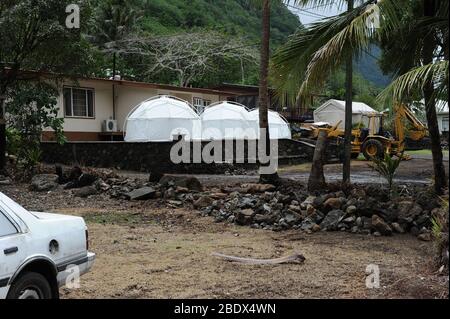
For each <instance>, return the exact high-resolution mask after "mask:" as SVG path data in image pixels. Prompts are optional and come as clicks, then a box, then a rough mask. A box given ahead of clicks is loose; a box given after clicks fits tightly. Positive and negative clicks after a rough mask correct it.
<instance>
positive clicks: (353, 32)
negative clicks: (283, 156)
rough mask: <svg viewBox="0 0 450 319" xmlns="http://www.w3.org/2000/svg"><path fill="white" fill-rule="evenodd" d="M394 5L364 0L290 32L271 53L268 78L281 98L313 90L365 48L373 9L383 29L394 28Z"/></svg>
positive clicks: (390, 0) (370, 35) (371, 30)
mask: <svg viewBox="0 0 450 319" xmlns="http://www.w3.org/2000/svg"><path fill="white" fill-rule="evenodd" d="M299 2H300V3H301V2H302V1H299ZM319 2H320V1H319ZM400 2H402V1H400ZM318 4H319V3H318ZM398 5H399V2H398V1H397V2H395V1H393V0H383V1H380V2H379V3H377V4H374V3H373V1H367V2H364V3H363V4H362V5H360V6H359V7H356V8H355V9H353V10H352V11H350V12H345V13H342V14H340V15H337V16H334V17H331V18H327V19H324V20H322V21H319V22H317V23H314V24H312V25H311V26H310V27H309V28H305V29H302V30H300V31H299V32H297V33H296V34H295V35H293V36H292V37H291V38H290V40H289V41H288V43H287V44H285V45H284V46H283V47H282V48H280V49H279V50H278V51H277V52H276V54H275V55H274V57H273V72H272V79H273V81H274V84H275V86H276V87H277V91H278V93H279V98H280V99H281V100H282V102H287V100H286V99H289V100H290V101H292V100H294V99H295V98H296V97H297V96H298V95H303V96H305V95H309V94H310V93H311V92H313V91H314V90H317V89H318V88H319V87H320V86H321V85H322V84H323V83H324V81H325V80H326V79H327V78H328V76H329V74H330V73H331V72H333V71H334V70H336V69H337V68H338V67H339V66H340V65H341V64H342V61H343V60H344V58H345V57H346V56H348V55H349V54H352V52H356V53H358V52H359V51H360V50H362V49H366V48H368V47H369V44H370V42H371V41H372V40H374V38H375V34H376V31H377V30H376V29H375V28H373V26H372V25H371V23H370V21H371V20H370V19H371V18H372V17H373V12H374V11H378V12H380V14H381V17H380V18H381V20H382V22H383V23H384V27H383V32H391V31H392V30H394V29H395V28H396V27H397V26H398V25H397V24H398V12H399V10H398ZM286 97H287V98H286Z"/></svg>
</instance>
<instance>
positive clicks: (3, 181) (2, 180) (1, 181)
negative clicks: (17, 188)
mask: <svg viewBox="0 0 450 319" xmlns="http://www.w3.org/2000/svg"><path fill="white" fill-rule="evenodd" d="M11 183H12V181H11V179H10V178H9V177H6V176H4V175H0V185H10V184H11Z"/></svg>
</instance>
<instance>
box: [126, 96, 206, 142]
mask: <svg viewBox="0 0 450 319" xmlns="http://www.w3.org/2000/svg"><path fill="white" fill-rule="evenodd" d="M125 132H126V135H125V141H126V142H167V141H173V140H174V137H176V136H177V135H178V136H179V135H183V136H185V138H186V139H189V140H200V139H201V123H200V117H199V116H198V114H197V112H196V111H195V110H194V109H193V108H192V106H191V105H190V104H189V103H188V102H186V101H183V100H180V99H178V98H176V97H172V96H167V95H163V96H157V97H153V98H151V99H148V100H146V101H144V102H142V103H140V104H139V105H138V106H136V107H135V108H134V109H133V110H132V111H131V112H130V113H129V114H128V116H127V119H126V120H125Z"/></svg>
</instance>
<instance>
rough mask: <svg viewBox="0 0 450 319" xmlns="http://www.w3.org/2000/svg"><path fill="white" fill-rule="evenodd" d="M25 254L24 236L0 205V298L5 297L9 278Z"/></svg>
mask: <svg viewBox="0 0 450 319" xmlns="http://www.w3.org/2000/svg"><path fill="white" fill-rule="evenodd" d="M24 256H25V237H24V234H22V233H21V232H20V230H19V227H18V225H17V224H16V223H15V222H14V220H13V219H12V218H11V217H10V216H9V215H7V214H6V212H5V211H3V210H2V208H1V207H0V298H5V297H6V294H7V285H8V282H9V280H10V278H11V277H12V276H13V275H14V273H15V272H16V270H17V269H18V268H19V266H20V265H21V264H22V262H23V260H24Z"/></svg>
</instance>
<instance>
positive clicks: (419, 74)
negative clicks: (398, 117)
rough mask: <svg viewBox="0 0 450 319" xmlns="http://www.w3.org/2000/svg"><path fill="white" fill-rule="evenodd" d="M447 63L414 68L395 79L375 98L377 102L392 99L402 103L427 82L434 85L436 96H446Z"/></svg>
mask: <svg viewBox="0 0 450 319" xmlns="http://www.w3.org/2000/svg"><path fill="white" fill-rule="evenodd" d="M448 71H449V70H448V61H446V60H442V61H437V62H435V63H432V64H427V65H423V66H419V67H416V68H414V69H412V70H411V71H409V72H406V73H404V74H403V75H401V76H399V77H398V78H397V79H395V80H394V81H393V82H392V83H391V84H390V85H389V86H388V87H387V88H386V89H384V90H383V91H382V92H381V93H380V95H379V96H378V97H377V99H378V101H380V102H381V101H384V100H386V99H389V98H392V99H393V100H397V101H402V100H404V99H406V98H407V97H408V96H409V95H411V94H412V93H413V92H416V91H417V90H422V89H423V88H424V86H425V84H426V83H428V81H432V82H433V83H435V85H436V87H435V94H436V96H447V93H448V83H447V75H448Z"/></svg>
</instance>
